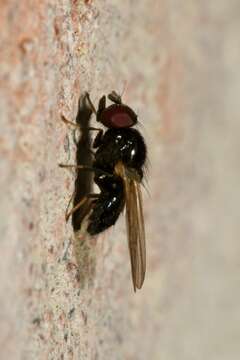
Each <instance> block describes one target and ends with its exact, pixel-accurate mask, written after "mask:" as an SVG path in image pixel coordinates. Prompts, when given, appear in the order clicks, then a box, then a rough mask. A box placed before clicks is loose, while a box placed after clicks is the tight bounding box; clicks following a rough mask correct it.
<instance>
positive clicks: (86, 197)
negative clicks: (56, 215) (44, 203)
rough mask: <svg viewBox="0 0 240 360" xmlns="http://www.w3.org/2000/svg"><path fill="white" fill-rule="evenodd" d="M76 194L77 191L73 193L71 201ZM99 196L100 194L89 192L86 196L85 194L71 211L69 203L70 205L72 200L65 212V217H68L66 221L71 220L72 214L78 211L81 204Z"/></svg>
mask: <svg viewBox="0 0 240 360" xmlns="http://www.w3.org/2000/svg"><path fill="white" fill-rule="evenodd" d="M74 195H75V192H74V193H73V195H72V197H71V199H70V202H71V201H72V199H73V197H74ZM98 197H99V194H88V195H86V196H84V197H83V198H82V199H81V200H80V201H79V203H78V204H77V205H75V206H74V207H73V208H72V209H71V210H70V211H68V209H69V205H70V202H69V204H68V206H67V209H66V212H65V219H66V222H67V221H68V220H69V218H70V216H71V215H72V214H73V213H75V211H77V210H78V209H79V208H80V207H81V206H83V205H84V204H85V203H86V202H87V201H88V200H90V199H97V198H98Z"/></svg>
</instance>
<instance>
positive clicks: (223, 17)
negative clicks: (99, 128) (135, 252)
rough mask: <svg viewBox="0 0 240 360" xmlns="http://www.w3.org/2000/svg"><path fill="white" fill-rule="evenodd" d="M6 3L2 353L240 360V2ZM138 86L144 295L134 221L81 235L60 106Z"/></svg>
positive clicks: (0, 218)
mask: <svg viewBox="0 0 240 360" xmlns="http://www.w3.org/2000/svg"><path fill="white" fill-rule="evenodd" d="M0 10H1V11H0V14H1V15H0V26H1V32H0V34H1V35H0V37H1V45H0V49H1V53H0V61H1V68H0V71H1V95H0V116H1V132H0V151H1V158H0V165H1V167H0V168H1V179H0V189H1V202H0V211H1V212H0V226H1V227H0V229H1V230H0V231H1V238H0V253H1V261H0V357H1V359H8V360H11V359H100V360H106V359H111V360H118V359H119V360H122V359H129V360H130V359H134V360H135V359H139V360H145V359H151V360H162V359H164V360H172V359H178V360H202V359H211V360H230V359H231V360H232V359H234V360H235V359H238V358H239V356H240V345H239V334H240V305H239V304H240V286H239V285H240V280H239V279H240V266H239V264H240V261H239V259H240V257H239V256H240V255H239V254H240V241H239V235H240V222H239V210H240V209H239V202H240V196H239V183H240V167H239V156H240V145H239V134H240V121H239V113H240V111H239V94H240V66H239V64H240V46H239V33H240V3H239V1H237V0H235V1H234V0H231V1H225V0H213V1H211V2H209V1H206V0H203V1H197V0H195V1H194V0H190V1H177V0H171V1H168V0H161V1H155V0H143V1H137V0H132V1H130V0H126V1H122V2H120V1H116V0H115V1H114V0H102V1H100V0H96V1H91V0H90V1H81V0H79V1H66V0H62V1H59V0H58V1H53V0H52V1H50V0H49V1H47V0H45V1H39V2H37V1H34V0H31V1H27V0H22V1H16V0H12V1H9V2H6V1H5V2H2V3H1V4H0ZM125 82H127V86H126V90H125V93H124V99H125V101H126V102H128V104H130V105H131V106H132V107H133V108H134V109H136V110H137V112H138V114H139V119H140V121H141V124H142V127H141V128H140V129H141V130H142V132H143V134H144V136H145V137H146V139H147V142H148V145H149V160H150V165H149V171H148V173H149V178H148V183H149V184H148V187H149V192H150V196H148V194H146V193H145V194H144V200H145V215H146V228H147V245H148V272H147V277H146V282H145V284H144V287H143V289H142V290H141V291H140V292H138V293H137V294H136V295H135V294H134V293H133V291H132V285H131V278H130V265H129V258H128V253H127V242H126V231H125V224H124V221H123V219H120V221H119V222H118V224H117V225H116V226H115V227H114V228H113V229H112V230H110V231H108V232H106V233H105V234H104V235H102V236H100V237H99V238H97V239H89V238H87V237H82V238H81V237H79V238H78V239H77V240H76V239H75V240H74V238H73V234H72V229H71V225H70V224H68V225H66V224H65V221H64V209H65V206H66V203H67V201H68V199H69V197H70V195H71V192H72V189H73V180H74V177H73V175H72V174H71V173H69V172H67V171H64V170H62V169H59V168H58V166H57V164H58V162H73V161H74V143H73V138H72V131H71V130H70V129H67V128H66V127H65V125H64V124H62V123H61V122H60V121H59V113H60V112H64V113H65V114H66V116H68V117H69V118H74V116H75V114H76V111H77V101H78V97H79V95H80V94H81V93H82V92H83V91H86V90H88V91H89V92H90V93H91V95H92V97H93V100H94V102H96V101H97V99H98V98H99V97H100V96H101V95H102V94H103V93H107V92H110V91H111V90H113V89H115V90H117V91H120V92H121V91H122V89H123V87H124V83H125ZM69 143H70V146H68V144H69ZM76 252H77V254H78V255H77V259H76V257H75V255H74V254H75V253H76ZM77 266H80V268H77Z"/></svg>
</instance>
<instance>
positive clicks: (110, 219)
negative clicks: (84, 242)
mask: <svg viewBox="0 0 240 360" xmlns="http://www.w3.org/2000/svg"><path fill="white" fill-rule="evenodd" d="M94 180H95V182H96V184H97V185H98V186H99V188H100V190H101V193H100V194H99V198H98V199H97V200H96V201H95V202H94V206H93V210H92V213H91V215H90V216H89V225H88V229H87V231H88V233H89V234H90V235H96V234H98V233H100V232H102V231H104V230H106V229H107V228H108V227H109V226H112V225H114V224H115V222H116V221H117V219H118V217H119V215H120V213H121V211H122V209H123V206H124V187H123V181H122V179H121V178H120V177H118V176H107V175H99V176H95V179H94Z"/></svg>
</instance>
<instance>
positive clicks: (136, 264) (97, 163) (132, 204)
mask: <svg viewBox="0 0 240 360" xmlns="http://www.w3.org/2000/svg"><path fill="white" fill-rule="evenodd" d="M86 98H87V99H88V102H89V105H90V108H91V109H92V111H93V112H94V113H95V115H96V121H97V122H99V123H101V124H102V125H103V126H105V127H106V128H107V129H106V130H105V131H103V130H102V129H99V128H92V127H89V128H88V129H89V130H93V131H97V135H96V137H95V139H94V141H93V149H94V150H95V152H94V158H93V162H92V165H91V166H85V165H62V164H60V166H61V167H73V168H76V169H77V171H92V172H93V174H94V182H95V183H96V184H97V185H98V187H99V189H100V193H98V194H89V195H87V196H85V197H84V198H82V199H81V200H80V201H79V203H78V204H76V205H75V206H74V207H73V208H72V209H71V210H70V211H68V210H67V212H66V220H68V219H69V217H70V216H71V215H72V214H74V212H75V211H76V210H78V209H79V208H80V207H81V206H82V205H85V204H86V202H87V203H89V204H90V213H89V217H88V226H87V232H88V233H89V234H90V235H97V234H99V233H101V232H102V231H104V230H106V229H108V228H109V227H110V226H112V225H114V224H115V223H116V221H117V219H118V217H119V215H120V214H121V212H122V211H123V210H124V208H126V226H127V235H128V246H129V253H130V261H131V271H132V281H133V287H134V291H136V289H140V288H141V287H142V285H143V282H144V278H145V273H146V247H145V228H144V217H143V207H142V194H141V184H142V180H143V177H144V166H145V162H146V154H147V151H146V145H145V142H144V139H143V137H142V135H141V134H140V132H139V131H138V130H136V129H135V128H134V126H135V125H136V124H137V122H138V119H137V115H136V113H135V112H134V111H133V110H132V109H131V108H130V107H129V106H127V105H125V104H123V103H122V99H121V96H120V95H118V94H117V93H116V92H115V91H113V92H112V93H111V94H109V95H108V99H109V100H110V101H111V102H112V104H110V105H109V106H106V96H105V95H104V96H102V97H101V99H100V100H99V104H98V109H97V110H96V109H95V107H94V105H93V103H92V101H91V99H90V96H89V94H88V93H87V94H86ZM62 118H63V121H64V122H66V123H68V124H71V125H74V126H77V125H76V124H75V123H73V122H71V121H68V120H67V119H66V118H65V117H62Z"/></svg>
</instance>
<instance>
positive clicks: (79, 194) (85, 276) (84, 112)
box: [72, 94, 97, 288]
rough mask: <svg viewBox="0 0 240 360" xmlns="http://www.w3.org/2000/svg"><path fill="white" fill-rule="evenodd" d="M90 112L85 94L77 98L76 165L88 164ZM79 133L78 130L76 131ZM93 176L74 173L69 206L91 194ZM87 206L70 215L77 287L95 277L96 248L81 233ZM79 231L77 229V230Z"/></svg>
mask: <svg viewBox="0 0 240 360" xmlns="http://www.w3.org/2000/svg"><path fill="white" fill-rule="evenodd" d="M91 115H92V109H91V108H90V107H89V103H88V100H87V97H86V94H83V95H82V96H80V98H79V103H78V113H77V116H76V124H77V126H78V128H76V129H75V130H74V142H75V144H76V165H87V166H89V165H90V166H91V164H92V153H91V137H90V133H89V130H88V128H89V122H90V118H91ZM79 130H80V131H79ZM92 184H93V174H92V172H90V171H77V172H76V179H75V184H74V194H73V207H74V206H75V205H77V204H78V203H79V201H80V200H81V199H83V198H84V197H85V196H86V195H88V194H89V193H91V192H92V187H93V185H92ZM90 206H91V204H90V203H88V202H86V203H85V204H83V205H82V206H81V207H80V208H79V209H78V210H76V211H75V212H74V213H73V214H72V227H73V230H74V237H73V238H74V239H73V248H74V253H75V259H76V263H77V279H78V281H79V286H80V288H83V287H84V286H85V285H86V283H87V284H88V285H91V284H92V283H93V280H94V277H95V268H96V255H97V254H96V246H95V244H94V239H91V238H90V237H89V235H88V234H87V233H86V231H84V219H85V218H86V215H87V214H88V213H89V211H90ZM80 229H81V230H80Z"/></svg>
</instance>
